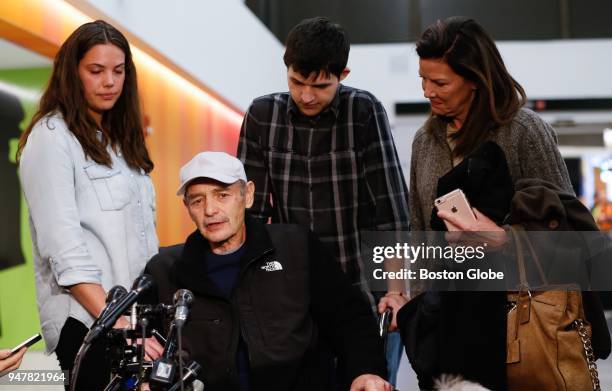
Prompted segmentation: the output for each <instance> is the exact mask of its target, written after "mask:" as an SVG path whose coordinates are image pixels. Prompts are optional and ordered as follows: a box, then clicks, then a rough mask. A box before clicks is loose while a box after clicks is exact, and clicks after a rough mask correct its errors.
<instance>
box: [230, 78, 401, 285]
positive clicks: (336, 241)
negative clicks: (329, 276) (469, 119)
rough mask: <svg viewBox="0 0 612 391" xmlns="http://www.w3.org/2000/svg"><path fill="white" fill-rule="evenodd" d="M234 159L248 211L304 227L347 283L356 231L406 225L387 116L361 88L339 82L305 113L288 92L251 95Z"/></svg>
mask: <svg viewBox="0 0 612 391" xmlns="http://www.w3.org/2000/svg"><path fill="white" fill-rule="evenodd" d="M406 148H408V146H406ZM238 158H239V159H240V160H242V162H243V163H244V166H245V169H246V174H247V178H248V179H249V180H251V181H253V182H255V203H254V204H253V207H252V208H251V209H250V213H251V214H252V215H254V216H255V217H258V218H261V219H263V220H267V219H268V218H269V217H272V222H273V223H294V224H300V225H302V226H305V227H309V228H310V229H311V230H312V231H313V232H315V233H316V234H317V235H318V236H319V238H320V239H321V241H322V242H323V243H327V244H328V245H331V249H333V250H335V255H336V257H337V259H338V260H339V262H340V264H341V266H342V269H343V270H344V271H345V272H346V273H347V275H348V276H349V277H350V279H351V281H353V282H355V283H357V282H359V281H360V273H359V270H360V267H359V262H360V260H359V256H360V242H359V238H360V231H368V230H370V231H375V230H376V231H382V230H384V231H391V230H407V229H408V224H409V217H408V191H407V189H406V183H405V181H404V177H403V175H402V170H401V167H400V163H399V159H398V157H397V152H396V150H395V144H394V143H393V137H392V136H391V131H390V129H389V122H388V119H387V114H386V112H385V109H384V108H383V106H382V104H381V103H380V102H379V101H378V100H377V99H376V98H375V97H374V96H373V95H372V94H370V93H369V92H367V91H362V90H357V89H354V88H351V87H346V86H343V85H340V86H339V87H338V92H337V93H336V96H335V98H334V100H333V101H332V103H331V104H330V106H329V107H328V108H327V109H325V110H324V111H322V112H321V114H319V115H318V116H317V117H313V118H310V117H305V116H303V115H302V114H300V112H299V110H298V108H297V106H296V105H295V103H294V102H293V100H292V99H291V98H290V95H289V94H288V93H278V94H271V95H266V96H263V97H261V98H257V99H255V100H254V101H253V103H252V104H251V106H250V107H249V110H248V111H247V113H246V115H245V119H244V122H243V124H242V130H241V132H240V140H239V143H238Z"/></svg>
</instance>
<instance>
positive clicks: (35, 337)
mask: <svg viewBox="0 0 612 391" xmlns="http://www.w3.org/2000/svg"><path fill="white" fill-rule="evenodd" d="M41 339H42V335H40V334H39V333H36V334H34V335H33V336H31V337H30V338H28V339H26V340H25V341H23V342H22V343H20V344H19V345H17V346H15V347H14V348H13V349H11V354H10V355H9V357H10V356H12V355H13V354H15V353H17V352H18V351H20V350H21V348H24V347H30V346H32V345H34V344H35V343H36V342H38V341H40V340H41Z"/></svg>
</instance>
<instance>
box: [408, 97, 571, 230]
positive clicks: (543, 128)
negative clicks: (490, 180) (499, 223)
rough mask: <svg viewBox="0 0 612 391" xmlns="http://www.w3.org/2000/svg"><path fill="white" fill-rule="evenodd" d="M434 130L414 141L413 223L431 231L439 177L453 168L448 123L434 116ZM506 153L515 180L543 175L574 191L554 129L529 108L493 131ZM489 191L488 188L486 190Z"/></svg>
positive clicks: (492, 137) (415, 227)
mask: <svg viewBox="0 0 612 391" xmlns="http://www.w3.org/2000/svg"><path fill="white" fill-rule="evenodd" d="M430 123H431V125H432V130H433V131H432V132H429V131H427V130H425V127H423V128H421V129H419V131H418V132H417V133H416V135H415V137H414V141H413V142H412V161H411V164H410V225H411V230H412V231H426V230H430V229H431V228H430V218H431V210H432V209H433V203H434V199H435V198H436V189H437V186H438V178H440V177H441V176H443V175H444V174H446V173H447V172H448V171H450V170H451V169H452V168H453V162H452V156H451V150H450V147H449V146H448V143H447V141H446V124H445V123H444V122H443V121H441V120H439V119H437V118H432V120H431V121H430ZM487 139H488V140H491V141H493V142H495V143H496V144H498V145H499V146H500V147H501V149H502V150H503V151H504V153H505V155H506V159H507V161H508V168H509V170H510V176H511V177H512V181H513V182H516V181H517V180H519V179H522V178H540V179H544V180H547V181H549V182H552V183H555V184H557V185H559V186H560V187H561V188H562V189H565V190H567V191H569V192H571V193H572V194H573V193H574V191H573V189H572V185H571V183H570V179H569V175H568V172H567V167H566V166H565V162H564V161H563V158H562V157H561V154H560V153H559V149H558V148H557V136H556V134H555V131H554V130H553V128H552V127H551V126H550V125H549V124H548V123H546V122H545V121H543V120H542V119H541V118H540V117H539V116H538V115H537V114H535V113H534V112H533V111H531V110H529V109H525V108H523V109H521V110H519V112H518V113H517V114H516V115H515V117H514V118H513V120H512V122H511V123H509V124H508V125H504V126H501V127H499V128H498V129H496V130H494V131H492V132H491V133H490V134H489V136H488V138H487ZM483 191H486V189H483Z"/></svg>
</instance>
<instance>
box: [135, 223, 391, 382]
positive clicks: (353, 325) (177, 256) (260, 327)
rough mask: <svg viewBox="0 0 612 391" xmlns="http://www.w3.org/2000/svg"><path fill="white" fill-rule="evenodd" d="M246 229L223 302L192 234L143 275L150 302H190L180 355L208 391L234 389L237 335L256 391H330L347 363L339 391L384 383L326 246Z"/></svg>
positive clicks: (366, 319)
mask: <svg viewBox="0 0 612 391" xmlns="http://www.w3.org/2000/svg"><path fill="white" fill-rule="evenodd" d="M246 223H247V234H246V243H245V245H246V251H245V254H244V256H243V257H242V259H241V270H240V273H239V276H238V279H237V281H236V285H235V287H234V290H233V292H232V294H231V298H230V299H229V300H228V299H226V298H224V296H223V294H221V293H220V292H219V291H218V290H217V288H216V287H215V285H214V284H213V283H212V282H211V281H210V279H209V278H208V277H207V276H206V274H205V272H204V270H205V268H203V267H202V262H205V260H204V254H205V252H206V251H210V247H209V245H208V242H207V241H206V240H205V239H204V238H203V237H202V236H201V235H200V233H199V232H198V231H195V232H194V233H192V234H191V235H190V236H189V237H188V238H187V241H186V243H185V244H184V245H176V246H172V247H167V248H164V249H162V250H161V251H160V253H159V254H158V255H156V256H155V257H153V258H152V260H151V261H150V262H149V264H148V265H147V267H146V269H145V273H148V274H150V275H152V276H153V278H154V279H155V280H156V284H157V285H156V287H157V288H156V292H155V296H156V297H154V298H150V300H152V301H158V302H164V303H172V295H173V294H174V292H175V291H176V290H177V289H180V288H186V289H189V290H191V291H192V292H193V294H194V296H195V300H194V302H193V304H192V306H191V309H190V314H189V319H188V321H187V323H186V325H185V327H184V330H183V349H184V350H187V352H188V354H189V356H190V358H191V359H193V360H196V361H197V362H199V363H200V364H201V365H202V367H203V372H202V374H201V376H200V380H202V381H203V382H204V384H205V386H206V389H207V390H209V391H215V390H233V389H237V387H238V383H237V377H236V349H237V344H238V337H239V335H242V338H243V339H244V341H245V343H246V345H247V349H248V354H249V363H250V374H251V386H252V388H253V389H254V390H307V389H316V390H325V389H329V388H330V387H331V386H330V384H329V380H330V373H333V371H331V372H330V368H331V366H330V365H331V358H332V357H333V356H337V357H339V359H340V361H339V362H342V363H344V365H343V367H344V368H343V369H344V383H345V384H343V385H342V388H345V387H347V386H348V385H350V383H351V382H352V380H353V379H354V378H355V377H357V376H359V375H361V374H364V373H372V374H377V375H379V376H381V377H385V376H386V368H385V359H384V352H383V348H382V341H381V340H380V338H379V336H378V333H377V328H376V321H375V319H374V316H373V314H372V312H371V310H370V307H369V305H368V304H367V302H366V300H365V297H364V296H363V294H362V293H361V291H359V289H357V288H356V287H354V286H351V285H350V283H349V281H348V279H347V278H346V277H345V276H344V274H343V273H342V271H341V270H340V268H339V266H338V264H337V262H335V261H334V259H333V258H332V256H331V255H330V254H329V253H328V252H327V251H326V249H325V248H324V247H323V245H322V244H321V243H320V242H319V241H318V240H317V239H315V238H314V237H313V235H312V234H311V233H309V232H308V231H306V230H304V229H302V228H300V227H298V226H296V225H289V224H278V225H277V224H273V225H264V224H261V223H259V222H257V221H255V220H254V219H250V218H247V221H246Z"/></svg>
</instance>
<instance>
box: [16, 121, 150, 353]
mask: <svg viewBox="0 0 612 391" xmlns="http://www.w3.org/2000/svg"><path fill="white" fill-rule="evenodd" d="M108 151H109V153H110V155H111V158H112V167H107V166H104V165H101V164H98V163H96V162H94V161H92V160H90V159H86V158H85V154H84V152H83V148H82V147H81V144H80V143H79V142H78V141H77V139H76V137H75V136H74V134H72V133H71V132H70V131H69V130H68V128H67V126H66V123H65V122H64V120H63V118H62V116H61V115H60V114H53V115H49V116H46V117H45V118H43V119H42V120H40V121H39V122H38V123H36V125H35V126H34V128H33V129H32V133H31V134H30V136H29V137H28V141H27V143H26V145H25V148H24V149H23V153H22V155H21V163H20V174H21V185H22V188H23V191H24V193H25V198H26V202H27V204H28V208H29V212H30V231H31V233H32V242H33V252H34V268H35V274H36V290H37V292H36V295H37V301H38V310H39V313H40V322H41V328H42V334H43V336H44V338H45V342H46V345H47V352H48V353H51V352H53V351H54V350H55V348H56V346H57V342H58V340H59V336H60V332H61V329H62V327H63V326H64V323H65V322H66V319H68V317H69V316H71V317H73V318H75V319H77V320H79V321H81V322H82V323H83V324H85V325H86V326H87V327H90V326H91V325H92V323H93V321H94V318H93V317H92V316H91V315H90V314H89V313H88V312H87V310H85V308H84V307H82V306H81V305H80V304H79V303H78V302H77V301H76V300H75V299H74V297H73V296H72V295H71V294H70V292H69V290H68V289H66V287H68V286H70V285H74V284H78V283H95V284H101V285H102V287H103V288H104V290H105V291H108V290H109V289H110V288H112V287H113V286H115V285H123V286H124V287H125V288H127V289H128V290H129V289H130V287H131V284H132V281H133V280H134V279H135V278H136V277H137V276H138V275H139V274H140V273H142V271H143V269H144V266H145V264H146V263H147V261H148V260H149V259H150V258H151V257H152V256H153V255H155V254H156V253H157V252H158V245H159V244H158V240H157V235H156V233H155V190H154V188H153V183H152V181H151V178H150V177H149V175H147V174H146V173H145V172H144V171H143V170H134V169H132V168H130V167H129V166H128V165H127V163H126V162H125V160H124V159H123V157H122V156H121V152H118V153H115V152H114V151H113V150H112V148H110V147H109V148H108Z"/></svg>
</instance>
